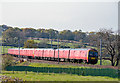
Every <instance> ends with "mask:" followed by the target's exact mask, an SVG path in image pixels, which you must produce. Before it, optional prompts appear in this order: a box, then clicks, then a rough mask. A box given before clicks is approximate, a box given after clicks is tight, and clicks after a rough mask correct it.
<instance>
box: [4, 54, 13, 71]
mask: <svg viewBox="0 0 120 83" xmlns="http://www.w3.org/2000/svg"><path fill="white" fill-rule="evenodd" d="M13 64H14V63H13V57H12V56H10V55H3V56H2V70H5V68H6V67H7V66H12V65H13Z"/></svg>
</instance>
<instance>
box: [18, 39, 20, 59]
mask: <svg viewBox="0 0 120 83" xmlns="http://www.w3.org/2000/svg"><path fill="white" fill-rule="evenodd" d="M18 48H19V55H18V57H19V60H20V39H19V37H18Z"/></svg>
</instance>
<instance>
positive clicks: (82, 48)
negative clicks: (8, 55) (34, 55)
mask: <svg viewBox="0 0 120 83" xmlns="http://www.w3.org/2000/svg"><path fill="white" fill-rule="evenodd" d="M10 49H19V48H10ZM90 49H91V48H77V49H71V48H65V49H62V48H60V49H59V50H90ZM20 50H53V49H52V48H20ZM55 50H58V49H55Z"/></svg>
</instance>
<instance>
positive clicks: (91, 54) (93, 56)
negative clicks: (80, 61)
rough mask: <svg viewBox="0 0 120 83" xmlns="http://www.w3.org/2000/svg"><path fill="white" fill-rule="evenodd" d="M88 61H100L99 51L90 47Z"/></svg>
mask: <svg viewBox="0 0 120 83" xmlns="http://www.w3.org/2000/svg"><path fill="white" fill-rule="evenodd" d="M88 62H89V63H91V64H96V63H97V62H98V51H97V50H95V49H90V50H89V52H88Z"/></svg>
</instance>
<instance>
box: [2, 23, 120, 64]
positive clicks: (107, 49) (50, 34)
mask: <svg viewBox="0 0 120 83" xmlns="http://www.w3.org/2000/svg"><path fill="white" fill-rule="evenodd" d="M0 27H2V28H3V33H2V34H3V35H2V41H3V45H13V46H18V43H20V45H21V46H24V44H26V45H27V44H28V43H29V44H31V43H33V44H35V43H34V41H31V40H30V41H28V38H30V37H31V38H47V39H57V38H58V37H59V39H60V40H68V41H77V42H80V43H82V44H85V43H87V44H88V45H89V46H92V47H96V48H97V50H98V51H99V50H100V49H99V47H100V39H101V40H102V47H103V51H102V55H105V56H106V55H108V56H109V57H108V58H106V59H107V60H110V61H111V65H112V66H115V65H116V66H117V65H118V63H119V60H120V44H119V42H120V34H118V33H115V32H113V31H112V29H104V28H103V29H100V30H99V31H98V32H83V31H82V30H75V31H71V30H63V31H58V30H54V29H42V28H39V29H34V28H18V27H10V26H7V25H0ZM26 41H28V42H26ZM42 43H45V42H42ZM41 45H42V46H43V45H44V44H41ZM31 46H32V44H31ZM33 46H35V45H33Z"/></svg>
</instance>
